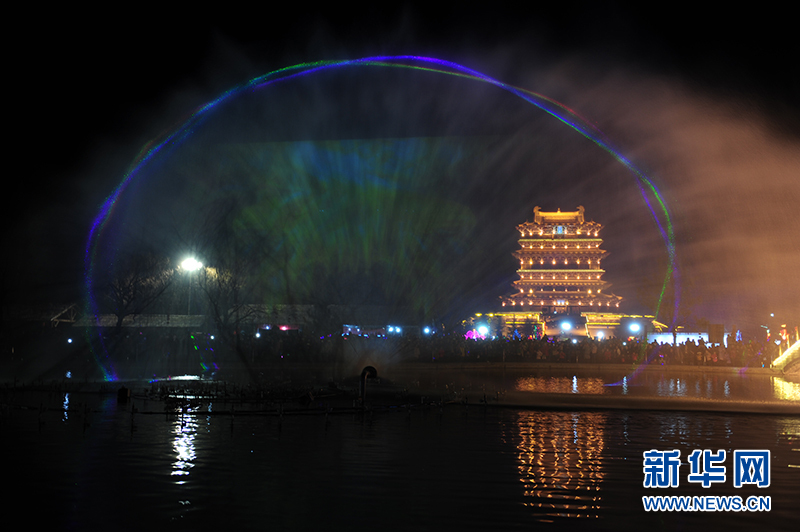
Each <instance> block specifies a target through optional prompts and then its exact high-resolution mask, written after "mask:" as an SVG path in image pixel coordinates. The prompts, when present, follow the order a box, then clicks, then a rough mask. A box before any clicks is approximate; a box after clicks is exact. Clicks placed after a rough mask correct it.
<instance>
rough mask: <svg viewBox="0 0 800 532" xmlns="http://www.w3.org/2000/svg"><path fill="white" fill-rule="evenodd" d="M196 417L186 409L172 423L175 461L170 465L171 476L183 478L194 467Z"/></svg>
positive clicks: (180, 481)
mask: <svg viewBox="0 0 800 532" xmlns="http://www.w3.org/2000/svg"><path fill="white" fill-rule="evenodd" d="M198 425H199V423H198V422H197V416H195V415H193V412H192V409H187V410H186V411H185V412H182V413H181V414H179V415H178V416H177V418H176V419H175V421H174V422H173V423H172V434H173V436H174V440H173V442H172V448H173V449H174V451H175V461H174V462H173V463H172V475H173V476H179V477H181V476H184V475H188V474H189V471H190V470H191V469H192V468H193V467H194V461H195V459H196V458H197V450H196V449H195V438H196V436H197V427H198ZM185 482H186V480H185V479H183V480H178V481H177V482H176V483H177V484H183V483H185Z"/></svg>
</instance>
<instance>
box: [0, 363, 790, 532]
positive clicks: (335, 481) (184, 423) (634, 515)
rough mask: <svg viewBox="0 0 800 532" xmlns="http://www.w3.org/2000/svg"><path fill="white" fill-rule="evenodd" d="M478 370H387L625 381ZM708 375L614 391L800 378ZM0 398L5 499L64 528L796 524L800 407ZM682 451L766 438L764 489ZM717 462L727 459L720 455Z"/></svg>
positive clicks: (751, 394)
mask: <svg viewBox="0 0 800 532" xmlns="http://www.w3.org/2000/svg"><path fill="white" fill-rule="evenodd" d="M420 371H421V373H420ZM482 373H483V374H478V373H475V372H474V371H457V370H452V371H449V372H431V371H422V370H413V371H412V372H411V374H407V375H405V376H404V375H402V374H401V373H396V374H395V375H393V377H394V380H393V382H394V383H395V384H396V385H397V384H402V385H405V386H406V388H409V389H414V388H419V389H420V390H423V389H425V390H445V391H446V392H447V393H450V392H452V391H453V390H452V389H456V396H457V394H458V392H459V390H457V388H462V389H463V390H464V391H466V390H467V389H480V388H481V387H482V388H485V389H486V390H488V391H489V393H490V394H491V393H493V392H496V390H502V391H507V390H509V389H512V388H513V387H517V388H516V389H517V391H518V392H520V391H521V392H523V393H528V392H525V390H528V389H532V390H534V391H540V390H541V391H545V392H546V393H567V394H572V393H579V394H585V395H587V396H588V395H591V394H593V393H597V394H598V395H599V394H603V393H614V394H623V391H622V389H621V385H619V386H614V387H608V386H602V384H607V383H606V382H605V380H606V379H611V378H613V376H612V375H608V376H601V377H589V376H580V375H574V377H575V378H574V380H573V378H572V377H573V376H569V375H560V374H557V373H558V372H553V371H549V372H547V374H540V375H535V374H534V373H535V372H528V373H529V374H528V375H525V371H522V370H520V372H516V371H513V372H503V371H500V372H496V371H489V372H482ZM661 377H664V379H666V380H664V379H662V378H661ZM716 377H718V375H710V374H709V375H705V376H704V375H703V374H696V373H694V374H691V375H689V374H686V375H670V376H667V375H661V376H657V375H653V376H650V377H648V379H645V380H639V379H638V378H637V379H635V380H636V382H637V384H635V385H631V388H628V390H627V391H626V393H628V394H634V393H638V394H642V395H647V394H653V393H655V394H659V393H663V394H666V395H669V394H670V393H673V394H674V393H685V394H700V396H702V395H703V394H708V393H709V392H708V390H711V392H710V393H711V395H710V396H709V397H708V399H710V400H713V401H725V400H726V397H728V398H730V397H731V396H733V398H734V399H739V398H742V397H744V398H749V400H770V401H771V400H775V401H780V402H786V401H792V399H791V393H794V392H795V391H796V390H795V388H794V387H795V386H797V384H795V383H793V382H792V381H791V380H787V381H785V382H784V383H779V384H777V385H776V384H775V381H774V379H773V378H772V377H764V378H759V379H755V380H753V379H752V378H751V379H748V378H746V377H741V378H738V379H734V378H733V377H730V378H729V380H728V381H727V384H726V381H725V380H719V379H718V378H716ZM598 378H599V379H601V381H603V382H600V383H598V382H596V381H594V380H592V379H598ZM694 378H697V379H699V380H698V381H697V382H695V381H694V380H692V379H694ZM404 379H407V380H404ZM673 379H674V380H673ZM677 379H683V380H682V381H681V384H678V382H677ZM573 385H574V386H575V387H577V390H574V389H573ZM376 387H377V386H376ZM610 388H613V390H611V391H609V392H606V391H605V390H606V389H610ZM634 390H638V391H634ZM659 390H660V391H659ZM768 390H771V393H772V394H773V395H772V396H771V397H765V396H764V394H765V393H766V391H768ZM787 390H788V391H787ZM507 393H511V392H507ZM787 393H788V394H789V395H786V394H787ZM635 399H636V397H635V396H634V397H632V400H634V401H635ZM3 402H4V404H5V405H8V406H7V407H4V410H3V417H2V424H1V425H0V427H2V433H3V437H2V444H0V445H2V450H3V451H4V452H3V456H4V457H5V458H6V460H7V461H8V464H9V466H10V470H11V473H12V475H11V477H10V478H11V482H12V485H13V486H14V489H13V493H12V495H11V497H10V498H6V500H5V502H4V506H5V505H7V506H6V508H7V509H8V510H9V512H8V513H10V514H14V515H21V516H22V517H23V519H24V521H25V522H26V523H28V524H31V525H40V526H45V525H50V526H53V527H55V529H60V530H97V529H103V530H108V529H116V530H143V529H154V530H160V529H169V530H276V529H277V530H312V529H341V528H344V527H347V528H348V529H355V530H359V529H364V530H366V529H375V528H380V529H386V530H445V529H447V530H450V529H456V530H532V529H536V528H541V527H545V528H548V527H551V528H556V527H558V528H563V527H567V528H569V529H576V528H577V529H587V530H592V529H602V530H612V529H613V530H634V529H635V530H641V529H643V528H645V527H647V528H649V529H654V530H699V529H702V528H707V527H711V526H723V527H724V526H727V527H733V526H735V527H737V528H740V527H741V528H744V527H754V526H760V527H762V528H766V529H770V530H796V529H798V526H800V504H798V502H797V497H798V495H800V489H799V488H800V417H798V416H796V415H776V414H744V413H735V412H734V413H730V412H725V413H715V412H681V411H660V410H639V411H636V410H628V409H624V408H622V409H620V408H616V409H608V410H590V409H574V410H564V409H557V410H552V409H535V408H534V409H531V408H525V409H523V408H514V407H506V408H498V407H497V406H498V405H499V404H501V403H502V398H501V400H499V401H497V403H494V404H493V403H492V402H489V406H485V405H483V404H473V403H469V404H463V403H462V402H458V401H455V402H454V403H452V404H439V403H437V402H433V403H432V404H429V405H427V406H424V405H421V404H419V405H418V404H414V405H413V407H399V408H374V409H373V410H371V411H367V412H359V411H353V410H352V409H351V410H350V411H347V410H346V409H338V410H337V409H335V408H334V409H333V410H332V411H329V412H328V413H327V414H325V413H324V411H320V410H316V409H314V408H311V409H309V410H304V409H303V408H301V407H298V408H295V409H293V410H286V412H285V415H282V416H280V415H277V414H276V411H275V410H274V409H272V410H270V408H272V407H270V406H269V405H264V404H251V405H250V406H244V405H238V406H236V408H235V409H234V408H232V407H233V406H234V405H232V404H231V403H226V402H223V401H220V400H217V399H214V400H206V401H193V402H192V404H191V405H190V404H189V403H184V404H183V405H181V404H170V405H169V406H167V404H166V403H164V402H163V401H160V400H152V399H144V398H135V399H133V401H132V404H131V403H129V404H128V405H120V404H118V403H117V399H116V396H115V395H113V394H111V395H108V394H106V395H103V394H97V393H75V392H55V391H54V392H43V391H21V390H16V391H13V390H12V391H9V390H8V389H7V390H6V392H5V400H4V401H3ZM132 406H135V407H136V408H137V410H138V412H137V413H136V414H135V415H132V414H131V407H132ZM312 407H313V405H312ZM651 449H657V450H672V449H677V450H680V451H681V462H682V465H681V467H680V485H679V487H677V488H662V489H653V488H644V487H643V480H644V474H643V454H642V453H643V452H645V451H649V450H651ZM695 449H711V450H712V451H714V452H716V451H717V450H719V449H723V450H726V451H727V453H728V456H729V457H730V456H732V453H733V451H734V450H737V449H766V450H769V451H770V453H771V454H770V456H771V461H772V463H771V467H770V474H771V483H770V486H769V487H766V488H758V487H756V486H755V485H745V486H743V487H741V488H734V487H733V485H732V480H731V477H732V475H731V474H729V476H728V479H727V481H726V482H723V483H720V484H715V485H712V486H711V487H709V488H703V487H702V486H700V485H699V484H696V483H689V482H688V481H687V475H688V472H689V464H688V461H687V460H688V456H689V454H690V453H691V452H692V451H693V450H695ZM726 465H727V466H728V468H729V469H732V461H731V460H730V459H729V460H728V461H727V462H726ZM645 495H679V496H686V495H689V496H692V495H715V496H726V495H740V496H742V498H743V499H744V498H746V497H748V496H751V495H763V496H769V497H770V499H771V510H770V511H769V512H715V513H709V512H646V511H644V509H643V506H642V496H645Z"/></svg>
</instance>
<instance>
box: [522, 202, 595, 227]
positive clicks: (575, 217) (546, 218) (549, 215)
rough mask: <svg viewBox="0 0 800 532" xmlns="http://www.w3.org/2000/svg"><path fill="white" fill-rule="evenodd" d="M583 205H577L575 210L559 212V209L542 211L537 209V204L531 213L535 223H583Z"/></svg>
mask: <svg viewBox="0 0 800 532" xmlns="http://www.w3.org/2000/svg"><path fill="white" fill-rule="evenodd" d="M583 211H584V208H583V205H581V206H579V207H578V210H577V211H567V212H561V209H558V211H556V212H543V211H541V210H540V209H539V207H538V206H536V207H534V209H533V215H534V220H533V221H534V223H537V224H548V223H562V224H563V223H579V224H582V223H584V218H583Z"/></svg>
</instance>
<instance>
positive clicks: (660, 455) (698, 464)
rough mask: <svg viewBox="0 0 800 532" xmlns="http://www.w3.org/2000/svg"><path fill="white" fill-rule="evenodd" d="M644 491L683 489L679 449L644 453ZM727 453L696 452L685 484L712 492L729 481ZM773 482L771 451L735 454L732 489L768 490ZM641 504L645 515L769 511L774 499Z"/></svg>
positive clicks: (673, 499)
mask: <svg viewBox="0 0 800 532" xmlns="http://www.w3.org/2000/svg"><path fill="white" fill-rule="evenodd" d="M642 454H643V456H644V461H643V464H642V471H643V472H644V487H645V488H677V487H678V486H679V485H680V476H679V472H680V468H681V465H682V464H681V452H680V451H679V450H677V449H672V450H669V451H658V450H656V449H651V450H649V451H645V452H644V453H642ZM727 457H728V453H727V452H726V451H724V450H723V449H720V450H718V451H717V452H716V453H714V452H712V451H711V450H710V449H702V450H701V449H695V450H694V451H692V453H691V454H690V455H689V456H688V463H689V474H688V475H687V477H686V480H687V481H688V482H690V483H696V484H700V485H701V486H702V487H703V488H709V487H711V486H712V485H713V484H721V483H723V482H726V481H727V477H728V471H727V467H726V465H725V461H726V459H727ZM769 482H770V452H769V451H768V450H760V449H759V450H735V451H733V487H734V488H741V487H743V486H755V487H757V488H767V487H769ZM642 503H643V504H644V509H645V510H646V511H671V512H672V511H706V512H708V511H712V512H719V511H767V512H768V511H770V510H771V508H772V500H771V497H770V496H768V495H766V496H756V495H753V496H750V497H747V499H746V500H743V499H742V497H741V496H739V495H732V496H730V495H727V496H700V497H698V496H693V497H688V496H676V495H666V496H645V497H642Z"/></svg>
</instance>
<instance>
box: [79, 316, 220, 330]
mask: <svg viewBox="0 0 800 532" xmlns="http://www.w3.org/2000/svg"><path fill="white" fill-rule="evenodd" d="M205 321H206V317H205V316H203V315H198V314H189V315H187V314H139V315H137V316H125V318H124V319H123V320H122V326H123V327H132V328H140V327H167V328H193V329H195V328H200V327H202V326H203V324H204V323H205ZM74 326H75V327H116V326H117V317H116V316H115V315H114V314H100V315H99V316H83V317H81V318H80V319H79V320H77V321H76V322H75V323H74Z"/></svg>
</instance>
